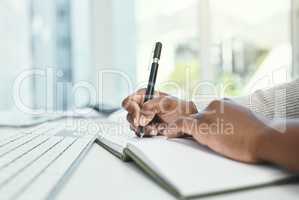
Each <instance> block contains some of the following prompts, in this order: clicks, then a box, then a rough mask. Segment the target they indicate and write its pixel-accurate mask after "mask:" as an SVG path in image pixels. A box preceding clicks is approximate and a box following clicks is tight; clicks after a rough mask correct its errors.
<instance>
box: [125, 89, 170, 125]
mask: <svg viewBox="0 0 299 200" xmlns="http://www.w3.org/2000/svg"><path fill="white" fill-rule="evenodd" d="M166 95H167V94H166V93H163V92H155V96H166ZM144 96H145V89H140V90H138V91H137V92H136V93H134V94H132V95H130V96H128V97H127V98H125V99H124V100H123V102H122V107H123V108H124V109H126V110H127V111H128V113H129V114H130V115H131V118H132V120H131V121H130V123H131V124H133V125H134V126H136V127H138V126H139V125H140V124H139V121H140V119H139V118H140V108H141V106H142V105H143V102H144ZM151 119H152V117H151ZM151 119H150V120H149V121H151ZM149 121H148V122H149ZM148 122H147V123H146V124H148Z"/></svg>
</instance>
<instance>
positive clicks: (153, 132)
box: [150, 130, 158, 136]
mask: <svg viewBox="0 0 299 200" xmlns="http://www.w3.org/2000/svg"><path fill="white" fill-rule="evenodd" d="M150 135H151V136H156V135H158V131H157V130H152V131H151V133H150Z"/></svg>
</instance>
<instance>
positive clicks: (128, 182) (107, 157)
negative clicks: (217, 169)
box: [55, 144, 299, 200]
mask: <svg viewBox="0 0 299 200" xmlns="http://www.w3.org/2000/svg"><path fill="white" fill-rule="evenodd" d="M97 197H98V198H97ZM257 197H258V198H259V199H267V200H268V199H269V197H270V198H271V200H276V199H277V200H278V199H280V200H281V199H288V200H297V199H298V197H299V184H295V185H285V186H275V187H269V188H263V189H257V190H251V191H245V192H238V193H232V194H226V195H219V196H215V197H210V198H204V200H207V199H209V200H226V199H227V200H228V199H229V200H239V199H248V200H251V199H256V198H257ZM86 198H87V199H130V200H134V199H136V200H137V199H138V200H139V199H149V200H152V199H163V200H168V199H169V200H171V199H175V198H174V197H173V196H172V195H170V194H169V193H167V192H166V191H165V190H163V189H162V188H160V187H159V186H158V185H156V184H155V182H153V181H152V180H151V179H149V178H148V177H147V175H145V174H144V173H143V172H142V171H141V170H140V169H139V168H138V167H137V166H136V165H134V163H124V162H122V161H121V160H119V159H118V158H116V157H115V156H113V155H112V154H110V153H109V152H107V151H106V150H105V149H103V148H102V147H100V146H98V145H97V144H94V145H93V147H92V148H91V150H90V151H89V152H88V154H87V155H86V157H85V158H84V159H83V160H82V162H81V163H80V165H79V166H78V168H77V169H76V170H75V171H74V173H73V174H72V176H71V177H70V179H68V181H67V182H66V183H65V184H64V186H63V187H62V189H61V191H59V192H58V194H57V196H56V198H55V199H58V200H65V199H86Z"/></svg>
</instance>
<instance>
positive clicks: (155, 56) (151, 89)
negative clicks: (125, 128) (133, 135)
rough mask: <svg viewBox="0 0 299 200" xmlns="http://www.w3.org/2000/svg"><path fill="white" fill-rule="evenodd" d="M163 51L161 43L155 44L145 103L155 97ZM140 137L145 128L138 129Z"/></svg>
mask: <svg viewBox="0 0 299 200" xmlns="http://www.w3.org/2000/svg"><path fill="white" fill-rule="evenodd" d="M161 50H162V43H161V42H156V44H155V50H154V54H153V62H152V65H151V72H150V76H149V79H148V84H147V88H146V92H145V96H144V103H145V102H147V101H148V100H150V99H152V98H153V96H154V92H155V84H156V78H157V73H158V67H159V60H160V56H161ZM137 135H139V136H140V137H143V135H144V127H141V126H140V127H138V133H137Z"/></svg>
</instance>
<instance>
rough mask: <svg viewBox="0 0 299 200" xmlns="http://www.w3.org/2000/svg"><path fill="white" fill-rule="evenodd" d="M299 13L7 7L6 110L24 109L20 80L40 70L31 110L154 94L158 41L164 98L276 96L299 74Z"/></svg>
mask: <svg viewBox="0 0 299 200" xmlns="http://www.w3.org/2000/svg"><path fill="white" fill-rule="evenodd" d="M298 13H299V1H297V0H275V1H271V0H263V1H260V0H250V1H249V0H242V1H240V0H184V1H181V0H151V1H148V0H22V1H19V0H1V2H0V44H1V45H0V68H1V72H0V96H1V99H0V110H14V109H16V103H15V100H14V98H13V95H14V93H15V88H14V86H15V84H16V79H17V77H20V74H22V73H23V74H24V72H28V70H32V69H34V70H35V73H34V74H30V73H29V75H28V74H27V76H24V77H25V78H23V79H22V84H21V87H20V90H19V96H20V97H21V99H22V102H23V103H24V105H26V106H27V107H30V108H33V109H41V108H47V109H54V110H67V109H70V108H72V107H74V106H81V105H84V104H86V103H87V102H91V103H92V104H94V103H97V102H99V101H100V102H104V103H108V104H111V105H119V104H120V102H121V100H122V98H124V97H125V96H126V95H128V93H131V92H133V90H135V89H137V88H139V87H144V86H145V85H146V82H147V79H148V74H149V71H148V69H149V64H150V58H151V51H152V49H153V44H154V43H155V41H161V42H162V43H163V45H164V46H163V51H162V58H161V63H160V69H159V74H158V82H159V84H158V87H159V89H161V90H163V91H166V92H169V93H173V94H178V93H180V94H181V95H182V96H190V95H191V94H192V92H193V90H194V87H196V85H197V84H198V83H199V82H203V81H206V82H209V83H213V84H214V85H215V86H216V87H218V86H219V87H224V88H225V89H224V90H223V91H222V93H223V95H226V96H237V95H244V94H247V93H249V92H252V91H254V90H256V89H260V88H265V87H270V86H272V85H275V84H279V83H281V82H285V81H288V80H291V79H294V78H295V77H297V76H298V74H299V73H298V71H299V69H298V66H299V65H298V62H299V61H298V59H299V29H298V25H299V14H298ZM128 82H129V83H128ZM76 84H77V87H76V88H74V86H76ZM177 86H180V87H179V88H178V87H177ZM93 92H94V93H93ZM95 96H96V97H97V98H94V97H95Z"/></svg>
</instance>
